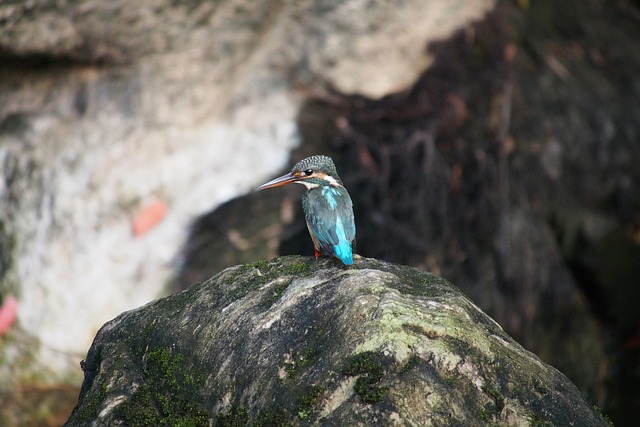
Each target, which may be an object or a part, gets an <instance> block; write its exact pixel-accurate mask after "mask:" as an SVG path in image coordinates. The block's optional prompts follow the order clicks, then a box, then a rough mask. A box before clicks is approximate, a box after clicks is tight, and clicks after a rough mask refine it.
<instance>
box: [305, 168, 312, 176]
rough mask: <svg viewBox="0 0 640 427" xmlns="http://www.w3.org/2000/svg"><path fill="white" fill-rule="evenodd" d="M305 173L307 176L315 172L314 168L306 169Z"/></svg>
mask: <svg viewBox="0 0 640 427" xmlns="http://www.w3.org/2000/svg"><path fill="white" fill-rule="evenodd" d="M304 174H305V175H307V176H309V175H311V174H313V169H307V170H306V171H304Z"/></svg>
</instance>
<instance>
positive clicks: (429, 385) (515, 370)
mask: <svg viewBox="0 0 640 427" xmlns="http://www.w3.org/2000/svg"><path fill="white" fill-rule="evenodd" d="M82 366H83V369H84V373H85V380H84V383H83V386H82V390H81V394H80V399H79V402H78V405H77V407H76V408H75V410H74V412H73V414H72V415H71V417H70V418H69V420H68V421H67V423H66V426H68V427H71V426H88V425H92V426H102V425H104V426H106V425H109V426H111V425H190V426H198V425H202V426H206V425H210V424H209V423H210V422H213V424H214V425H220V426H230V425H234V426H240V425H307V424H312V425H317V424H323V425H421V426H429V425H433V426H448V425H469V426H470V425H484V424H491V425H557V426H568V425H580V426H602V425H606V421H605V420H604V419H602V418H601V417H600V415H599V414H598V413H597V412H595V411H594V410H593V408H592V406H591V405H589V404H588V403H587V402H585V400H584V399H583V397H582V396H581V394H580V392H579V391H578V389H577V388H576V387H575V386H574V385H573V384H572V383H571V382H570V381H569V380H568V379H567V378H566V377H565V376H564V375H563V374H561V373H560V372H559V371H557V370H556V369H554V368H552V367H550V366H549V365H546V364H544V363H542V362H541V361H540V360H539V359H538V358H537V357H536V356H535V355H533V354H532V353H530V352H528V351H526V350H525V349H523V348H522V347H521V346H520V345H519V344H517V343H516V342H515V341H514V340H513V339H511V338H510V337H509V336H508V335H507V334H505V332H504V331H503V330H502V328H501V327H500V326H499V325H498V324H497V323H496V322H495V321H493V320H492V319H491V318H490V317H488V316H487V315H486V314H484V313H483V312H482V311H481V310H480V309H479V308H478V307H477V306H475V305H474V304H473V303H472V302H471V301H470V300H469V299H468V298H466V297H465V296H464V295H463V294H462V293H460V291H459V290H458V289H456V288H455V287H454V286H452V285H451V284H449V283H448V282H447V281H446V280H444V279H442V278H440V277H437V276H435V275H432V274H429V273H425V272H423V271H420V270H417V269H414V268H411V267H405V266H400V265H396V264H391V263H387V262H382V261H378V260H375V259H358V260H356V262H355V264H354V265H353V266H351V267H345V266H343V265H342V264H340V263H338V262H336V261H334V260H330V259H322V260H313V259H311V258H306V257H300V256H289V257H281V258H277V259H275V260H273V261H271V262H266V261H262V262H257V263H253V264H246V265H241V266H237V267H232V268H229V269H226V270H224V271H223V272H221V273H220V274H218V275H217V276H215V277H213V278H211V279H210V280H208V281H206V282H203V283H200V284H198V285H195V286H193V287H191V288H190V289H188V290H186V291H183V292H181V293H178V294H174V295H171V296H169V297H166V298H162V299H159V300H156V301H154V302H151V303H149V304H147V305H146V306H144V307H141V308H139V309H136V310H133V311H129V312H126V313H123V314H122V315H120V316H118V317H117V318H115V319H114V320H112V321H110V322H108V323H107V324H105V325H104V326H103V327H102V329H101V330H100V331H99V332H98V334H97V336H96V338H95V340H94V342H93V345H92V346H91V349H90V350H89V352H88V355H87V358H86V361H84V362H83V365H82Z"/></svg>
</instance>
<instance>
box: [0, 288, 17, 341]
mask: <svg viewBox="0 0 640 427" xmlns="http://www.w3.org/2000/svg"><path fill="white" fill-rule="evenodd" d="M17 315H18V301H17V300H16V299H15V298H14V297H13V295H9V296H8V297H7V298H5V300H4V303H3V304H2V307H0V337H1V336H2V335H4V333H5V332H7V330H8V329H9V328H10V327H11V325H13V322H14V321H15V320H16V317H17Z"/></svg>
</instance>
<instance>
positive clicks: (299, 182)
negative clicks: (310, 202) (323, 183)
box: [295, 181, 320, 190]
mask: <svg viewBox="0 0 640 427" xmlns="http://www.w3.org/2000/svg"><path fill="white" fill-rule="evenodd" d="M295 183H296V184H302V185H304V186H305V187H307V190H311V189H312V188H318V187H319V186H320V185H319V184H314V183H312V182H307V181H295Z"/></svg>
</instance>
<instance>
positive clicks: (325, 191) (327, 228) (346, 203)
mask: <svg viewBox="0 0 640 427" xmlns="http://www.w3.org/2000/svg"><path fill="white" fill-rule="evenodd" d="M292 182H294V183H296V184H302V185H303V186H304V187H305V190H304V192H303V193H302V210H303V211H304V217H305V220H306V222H307V228H308V229H309V234H310V235H311V240H313V247H314V249H315V256H316V258H319V257H320V256H322V255H327V256H330V257H335V258H338V259H339V260H340V261H342V262H343V263H344V264H346V265H350V264H353V250H354V248H355V242H356V225H355V222H354V219H353V203H352V202H351V197H350V196H349V193H348V192H347V189H346V188H344V185H343V184H342V181H341V180H340V177H339V176H338V172H337V171H336V166H335V165H334V164H333V160H331V157H327V156H311V157H307V158H306V159H303V160H300V161H299V162H298V163H296V164H295V166H294V167H293V169H291V172H290V173H288V174H286V175H282V176H281V177H278V178H276V179H273V180H271V181H269V182H267V183H266V184H262V185H261V186H260V187H258V190H263V189H265V188H272V187H279V186H281V185H285V184H290V183H292Z"/></svg>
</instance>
